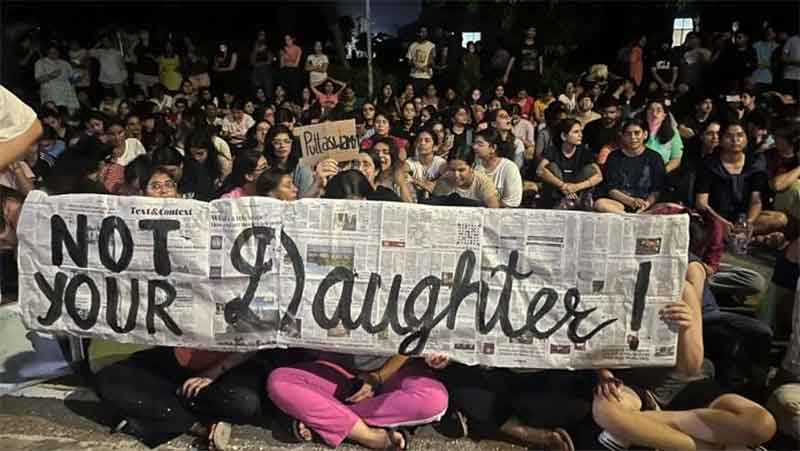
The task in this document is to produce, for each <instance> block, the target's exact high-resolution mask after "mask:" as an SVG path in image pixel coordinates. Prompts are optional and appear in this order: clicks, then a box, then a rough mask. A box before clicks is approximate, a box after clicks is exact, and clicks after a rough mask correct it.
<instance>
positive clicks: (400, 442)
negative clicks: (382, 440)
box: [386, 430, 406, 449]
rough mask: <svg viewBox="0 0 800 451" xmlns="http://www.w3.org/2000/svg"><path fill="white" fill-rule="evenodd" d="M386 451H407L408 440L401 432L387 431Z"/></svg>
mask: <svg viewBox="0 0 800 451" xmlns="http://www.w3.org/2000/svg"><path fill="white" fill-rule="evenodd" d="M386 449H406V438H405V436H403V434H402V433H401V432H400V431H388V430H387V431H386Z"/></svg>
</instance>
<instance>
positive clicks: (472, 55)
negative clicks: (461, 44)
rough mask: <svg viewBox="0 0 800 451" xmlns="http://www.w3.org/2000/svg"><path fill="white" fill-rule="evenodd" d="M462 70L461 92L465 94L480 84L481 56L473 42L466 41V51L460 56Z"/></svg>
mask: <svg viewBox="0 0 800 451" xmlns="http://www.w3.org/2000/svg"><path fill="white" fill-rule="evenodd" d="M462 64H463V65H464V70H463V71H462V72H461V80H460V85H461V86H460V88H461V94H462V95H464V96H466V95H467V94H468V93H469V92H470V91H471V90H472V89H475V88H479V87H480V86H481V56H480V55H479V54H478V49H477V47H475V43H474V42H468V43H467V51H466V52H464V56H463V57H462Z"/></svg>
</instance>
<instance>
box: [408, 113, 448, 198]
mask: <svg viewBox="0 0 800 451" xmlns="http://www.w3.org/2000/svg"><path fill="white" fill-rule="evenodd" d="M440 144H441V143H440V142H439V137H438V135H437V134H436V133H435V132H434V131H433V130H430V129H423V130H421V131H420V132H419V134H417V141H416V146H415V149H416V155H414V156H413V157H412V158H409V159H408V160H407V161H406V164H407V165H408V167H409V169H410V170H411V171H410V172H411V182H412V183H413V184H414V187H415V188H416V190H417V200H418V201H419V200H422V199H426V198H428V197H429V196H430V195H431V193H432V192H433V188H434V187H435V186H436V181H437V180H438V179H439V177H440V176H441V175H442V171H443V170H444V168H445V167H446V166H447V160H445V159H444V158H442V157H439V156H437V155H436V154H435V150H436V147H437V146H439V145H440Z"/></svg>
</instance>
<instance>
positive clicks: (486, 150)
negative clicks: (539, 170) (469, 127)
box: [472, 110, 522, 208]
mask: <svg viewBox="0 0 800 451" xmlns="http://www.w3.org/2000/svg"><path fill="white" fill-rule="evenodd" d="M501 111H504V110H501ZM501 143H502V141H501V138H500V133H499V132H498V131H497V130H495V129H493V128H487V129H485V130H481V131H479V132H478V133H476V134H475V141H474V142H473V143H472V150H473V151H474V152H475V156H477V157H478V159H477V161H476V162H475V171H476V172H483V173H484V174H485V175H486V176H487V177H489V179H490V180H492V182H493V183H494V186H495V188H496V189H497V194H498V198H499V200H500V205H501V206H502V207H514V208H515V207H519V205H520V203H521V202H522V177H521V176H520V173H519V168H518V167H517V165H516V164H514V161H513V160H512V158H513V155H509V154H508V153H506V154H505V155H501V153H500V151H501V150H500V149H501V148H500V144H501Z"/></svg>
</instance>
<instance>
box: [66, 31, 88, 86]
mask: <svg viewBox="0 0 800 451" xmlns="http://www.w3.org/2000/svg"><path fill="white" fill-rule="evenodd" d="M67 56H68V57H69V62H70V64H72V72H73V73H74V74H75V75H74V79H75V82H74V83H73V85H74V86H75V90H76V91H77V92H78V93H81V92H84V91H88V90H89V89H90V88H91V85H92V77H91V76H90V75H89V51H88V50H86V49H85V48H83V46H82V45H81V44H80V42H78V40H77V39H71V40H70V41H69V51H68V52H67Z"/></svg>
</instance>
